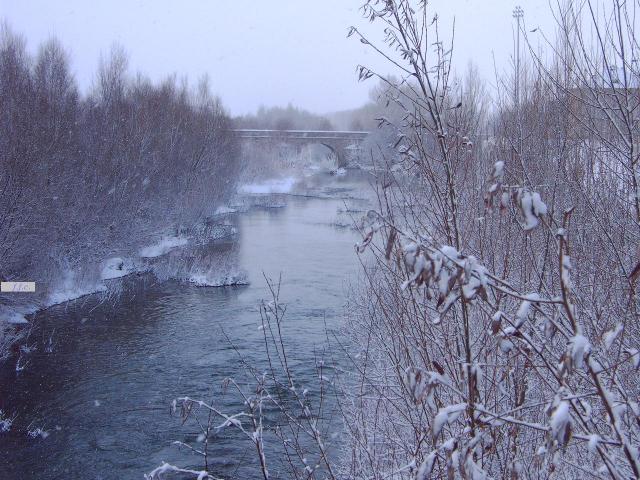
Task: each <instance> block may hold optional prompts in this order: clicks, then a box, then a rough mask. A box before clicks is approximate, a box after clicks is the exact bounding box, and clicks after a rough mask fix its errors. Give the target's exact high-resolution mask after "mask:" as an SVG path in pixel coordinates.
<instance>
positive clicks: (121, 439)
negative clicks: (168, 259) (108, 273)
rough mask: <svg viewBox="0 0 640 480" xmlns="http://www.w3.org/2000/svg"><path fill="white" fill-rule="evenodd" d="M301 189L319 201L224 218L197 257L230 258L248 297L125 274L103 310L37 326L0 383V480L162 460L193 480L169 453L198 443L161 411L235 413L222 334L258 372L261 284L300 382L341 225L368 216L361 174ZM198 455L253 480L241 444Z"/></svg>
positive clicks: (338, 256) (340, 258) (340, 248)
mask: <svg viewBox="0 0 640 480" xmlns="http://www.w3.org/2000/svg"><path fill="white" fill-rule="evenodd" d="M311 183H312V184H311V185H309V186H308V187H309V188H307V187H302V188H301V187H298V188H296V189H294V191H295V192H298V193H301V192H305V193H307V192H309V191H310V190H311V191H313V192H315V193H320V194H321V195H320V196H321V197H322V198H319V197H318V196H314V195H311V196H302V195H279V196H276V197H275V202H276V203H277V204H278V207H279V208H264V207H260V206H253V207H251V208H249V209H248V210H247V211H245V212H243V213H237V214H231V215H230V216H229V217H227V218H226V219H225V221H226V222H232V223H233V224H234V226H235V227H236V229H237V235H236V237H235V238H234V239H232V240H226V241H225V242H226V243H221V244H220V243H219V244H213V245H209V246H207V248H211V249H214V250H215V249H217V250H218V252H220V251H222V252H228V254H229V255H235V256H236V257H237V263H238V266H239V267H240V268H242V269H244V270H245V271H246V274H247V277H248V281H249V284H248V285H239V286H232V287H218V288H210V287H199V286H195V285H193V284H190V283H184V282H176V281H164V282H160V281H158V280H156V279H155V278H154V277H152V276H150V275H139V276H136V275H134V276H129V277H125V278H124V279H120V280H117V281H116V282H117V284H114V285H112V286H111V293H110V294H108V296H107V297H105V294H100V295H91V296H87V297H83V298H81V299H78V300H75V301H72V302H68V303H66V304H63V305H58V306H55V307H52V308H50V309H48V310H47V311H44V312H41V313H40V314H38V315H37V317H36V319H35V321H34V324H35V328H34V330H33V332H32V334H31V336H30V338H29V341H28V342H27V346H28V347H29V348H30V349H31V350H32V351H31V353H29V354H27V355H24V359H25V360H24V361H25V362H26V368H24V369H23V370H22V371H20V372H16V370H15V368H14V365H10V366H5V367H4V368H3V369H1V370H0V381H1V382H2V383H1V384H0V385H1V387H0V388H1V391H0V409H2V410H3V411H4V412H5V415H7V414H9V415H12V416H15V419H14V421H13V425H12V427H11V429H10V430H9V431H8V432H5V433H0V479H3V480H4V479H32V478H33V479H35V478H38V479H48V480H53V479H75V478H78V479H129V478H131V479H140V478H143V475H144V473H148V472H149V471H150V470H152V469H153V468H154V467H156V466H158V465H159V464H160V463H161V462H162V461H167V462H169V463H173V464H177V465H180V466H183V467H190V468H200V467H201V465H202V463H201V461H200V460H199V459H198V458H196V457H195V456H194V455H193V454H192V453H190V452H188V451H187V450H185V449H179V448H177V447H176V446H173V445H171V442H172V441H174V440H180V441H185V442H188V443H192V444H193V443H194V442H195V441H196V440H195V437H196V436H197V433H198V432H197V428H195V427H194V425H192V424H185V425H184V426H181V425H180V421H179V419H177V418H176V417H172V416H170V415H169V405H170V402H171V401H172V399H174V398H175V397H177V396H180V395H189V396H192V397H201V396H204V398H206V399H208V400H210V399H212V398H213V399H214V402H215V403H216V405H217V406H219V407H221V409H223V410H226V411H229V413H237V412H238V411H239V410H240V409H241V408H242V407H241V403H239V399H238V398H237V395H233V394H232V393H231V392H227V393H226V394H225V393H222V390H221V384H222V381H223V379H224V378H226V377H230V376H231V377H234V376H237V375H241V370H242V369H241V366H240V362H239V360H238V356H237V354H236V353H235V351H234V350H233V348H232V346H231V344H230V342H229V340H227V338H226V337H225V334H226V335H227V336H228V337H229V339H230V340H231V342H233V344H234V345H235V346H236V347H237V349H238V350H239V352H240V353H241V354H242V355H244V356H245V357H246V358H248V359H249V360H250V361H253V362H255V363H256V364H260V362H261V361H262V358H263V357H262V353H261V352H262V351H263V337H262V333H261V331H260V330H259V328H258V326H259V324H260V316H259V311H258V305H259V303H260V301H261V300H262V299H269V291H268V289H267V285H266V282H265V280H264V278H263V275H266V276H268V277H270V278H273V279H277V278H278V277H279V275H282V282H281V301H283V302H284V303H286V305H287V313H286V320H285V335H286V339H287V342H288V345H287V347H288V349H290V351H291V352H293V356H294V357H295V358H296V360H297V362H296V365H297V368H299V369H301V371H302V372H303V373H302V376H301V378H299V379H298V380H299V381H300V382H301V383H304V382H305V381H307V380H308V381H309V382H311V381H312V379H313V377H314V375H315V372H314V368H313V366H314V355H316V354H317V351H318V349H319V348H321V347H322V346H323V345H324V344H325V342H326V337H325V325H326V326H327V327H328V328H329V329H332V328H334V327H336V326H337V325H338V322H339V321H340V318H341V315H342V313H343V309H344V305H345V302H346V300H347V293H346V292H347V291H348V287H349V283H350V282H351V281H352V280H354V279H355V278H356V276H357V274H358V270H359V267H358V259H357V257H356V255H355V253H354V248H353V245H354V242H355V241H357V233H356V232H355V231H354V230H353V229H352V228H349V224H350V222H351V220H352V217H356V218H357V217H358V216H361V213H357V212H358V211H359V210H363V209H365V208H366V205H367V202H366V201H360V200H358V197H360V196H361V192H362V191H363V189H366V185H365V184H366V180H365V179H363V175H362V174H360V175H359V176H358V175H357V174H356V173H352V172H350V173H348V174H347V175H346V176H344V177H333V176H329V175H316V177H314V178H313V179H312V180H311ZM254 191H262V190H259V189H258V190H256V189H255V188H254ZM245 193H246V192H245ZM249 193H250V192H249ZM249 196H250V195H249ZM269 198H270V201H272V202H273V200H274V197H269ZM253 203H255V202H253ZM353 212H356V213H353ZM114 291H116V292H117V294H114V293H113V292H114ZM305 372H306V373H305ZM305 375H307V376H308V378H305ZM234 408H235V409H236V410H235V411H234V410H233V409H234ZM29 432H31V434H29ZM211 442H212V444H211V450H210V452H211V461H210V464H212V465H213V468H212V470H213V472H214V473H215V474H217V475H220V476H223V477H225V478H253V477H254V476H255V474H256V471H255V455H254V451H253V447H252V446H251V445H250V444H249V443H247V442H246V441H245V440H241V439H240V438H239V437H238V436H237V435H233V434H227V433H224V432H223V433H221V434H220V435H217V436H214V438H212V440H211Z"/></svg>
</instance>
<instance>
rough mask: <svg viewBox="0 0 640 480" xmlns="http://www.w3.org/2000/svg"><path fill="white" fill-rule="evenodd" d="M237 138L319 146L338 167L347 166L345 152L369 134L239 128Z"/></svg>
mask: <svg viewBox="0 0 640 480" xmlns="http://www.w3.org/2000/svg"><path fill="white" fill-rule="evenodd" d="M233 133H234V135H235V136H236V137H237V138H242V139H245V140H253V141H270V142H277V143H288V144H295V145H299V146H304V145H311V144H320V145H324V146H325V147H327V148H328V149H329V150H330V151H331V152H332V153H333V154H334V155H335V157H336V160H337V162H338V167H346V166H347V151H348V150H349V149H350V148H357V147H358V146H359V145H360V144H361V143H362V142H363V141H364V139H365V138H367V135H369V132H356V131H353V132H352V131H334V130H253V129H248V128H239V129H235V130H233Z"/></svg>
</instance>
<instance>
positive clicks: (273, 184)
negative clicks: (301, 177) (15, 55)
mask: <svg viewBox="0 0 640 480" xmlns="http://www.w3.org/2000/svg"><path fill="white" fill-rule="evenodd" d="M296 182H297V180H296V179H295V178H294V177H286V178H279V179H276V178H274V179H270V180H266V181H264V182H260V183H247V184H244V185H242V186H241V187H240V188H239V189H238V192H239V193H243V194H245V195H269V194H273V193H289V192H291V190H292V189H293V186H294V185H295V184H296Z"/></svg>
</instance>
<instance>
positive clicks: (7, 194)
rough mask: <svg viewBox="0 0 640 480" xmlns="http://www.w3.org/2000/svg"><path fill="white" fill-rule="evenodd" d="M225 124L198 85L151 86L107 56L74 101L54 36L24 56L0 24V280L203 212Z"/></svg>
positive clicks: (126, 242)
mask: <svg viewBox="0 0 640 480" xmlns="http://www.w3.org/2000/svg"><path fill="white" fill-rule="evenodd" d="M229 128H230V119H229V117H228V115H227V114H226V113H225V111H224V109H223V108H222V105H221V103H220V101H219V99H218V98H216V97H214V96H212V95H211V93H210V92H209V88H208V84H207V81H206V80H203V81H201V82H200V83H199V84H198V86H197V87H196V88H191V87H189V85H188V84H187V82H186V81H182V82H178V81H177V80H176V78H175V77H169V78H167V79H166V80H164V81H162V82H161V83H159V84H153V83H151V82H150V81H149V80H148V79H147V78H145V77H143V76H141V75H138V76H135V77H133V76H130V75H128V74H127V57H126V55H125V53H124V52H123V51H122V50H121V49H119V48H113V49H112V51H111V52H110V53H109V54H108V55H106V56H105V57H103V58H101V61H100V66H99V69H98V71H97V73H96V75H95V81H94V84H93V87H92V88H91V90H90V92H89V93H87V94H86V95H81V94H80V92H79V90H78V86H77V84H76V81H75V79H74V77H73V75H72V73H71V71H70V67H69V57H68V54H67V53H66V51H65V50H64V49H63V47H62V46H61V45H60V43H59V42H58V41H57V40H55V39H51V40H49V41H47V42H46V43H44V44H42V45H41V46H40V47H39V49H38V52H37V54H36V55H35V57H32V56H31V55H29V54H28V52H27V50H26V42H25V40H24V38H23V37H22V36H20V35H16V34H15V33H13V32H12V31H11V30H10V28H9V27H8V26H7V25H6V24H5V25H2V26H0V205H2V208H0V278H2V279H14V280H36V281H39V280H41V278H43V276H48V278H49V280H53V279H55V277H56V276H57V275H58V274H60V272H63V271H78V270H81V269H82V268H84V267H83V265H85V263H86V262H89V261H96V260H100V259H103V258H105V257H108V256H110V255H115V254H117V253H119V252H121V251H126V250H130V249H132V248H138V247H137V245H142V244H144V243H145V242H148V241H149V238H151V237H157V236H158V235H159V234H160V233H163V231H164V230H166V229H167V228H173V229H181V228H183V227H186V228H188V227H189V226H190V225H193V223H194V222H196V221H197V220H198V219H200V218H202V216H203V215H206V214H208V213H209V212H213V211H214V210H215V207H216V206H217V205H219V204H220V203H221V202H222V201H223V200H224V199H225V197H226V196H227V194H228V193H229V192H230V191H231V190H232V188H233V186H234V178H235V176H236V175H237V171H238V167H239V147H238V145H237V144H236V142H235V141H234V140H233V137H232V136H230V135H229V133H228V129H229ZM1 303H2V298H0V306H1Z"/></svg>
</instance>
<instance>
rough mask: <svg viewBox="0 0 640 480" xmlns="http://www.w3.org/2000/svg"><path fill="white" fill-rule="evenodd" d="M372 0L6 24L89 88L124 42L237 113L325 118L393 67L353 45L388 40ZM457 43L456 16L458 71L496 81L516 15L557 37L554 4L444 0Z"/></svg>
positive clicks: (2, 1)
mask: <svg viewBox="0 0 640 480" xmlns="http://www.w3.org/2000/svg"><path fill="white" fill-rule="evenodd" d="M362 3H363V0H270V1H265V0H232V1H229V0H180V1H178V0H64V1H51V0H0V18H3V19H5V20H7V21H8V23H9V25H10V26H11V27H12V28H13V30H15V31H17V32H19V33H22V34H24V35H25V36H26V37H27V40H28V43H29V47H30V49H31V50H32V51H35V48H36V46H37V44H38V43H39V42H41V41H42V40H44V39H46V38H48V37H49V36H51V35H55V36H57V37H58V38H60V40H61V41H62V43H63V44H64V45H65V47H66V48H67V49H68V50H69V51H70V52H71V57H72V66H73V70H74V72H75V75H76V78H77V80H78V83H79V84H80V86H81V88H83V89H86V88H88V87H89V86H90V85H91V82H92V80H93V77H94V72H95V71H96V68H97V65H98V58H99V55H100V52H106V51H108V50H109V48H110V46H111V44H113V43H114V42H117V43H120V44H121V45H123V46H124V47H125V48H126V50H127V51H128V53H129V56H130V66H131V70H132V71H133V72H136V71H140V72H143V73H146V74H147V75H149V76H150V77H151V78H153V79H160V78H162V77H164V76H166V75H167V74H170V73H173V72H175V73H177V74H178V75H187V76H188V77H189V79H191V80H192V81H194V82H195V81H196V80H197V78H198V77H200V76H201V75H202V74H204V73H208V74H209V75H210V78H211V86H212V89H213V90H214V91H215V93H217V94H218V95H220V96H221V97H222V99H223V102H224V104H225V105H226V106H227V108H228V109H229V110H230V111H231V112H232V113H233V114H242V113H247V112H251V111H254V110H256V109H257V108H258V107H259V106H260V105H265V106H272V105H286V104H288V103H292V104H294V105H296V106H299V107H302V108H306V109H309V110H312V111H315V112H320V113H322V112H329V111H335V110H342V109H348V108H354V107H357V106H360V105H362V104H363V103H365V102H366V101H367V99H368V90H369V89H370V88H371V86H372V84H370V83H368V82H367V83H364V84H359V83H358V82H357V75H356V72H355V67H356V65H357V64H358V63H363V64H367V65H370V66H372V67H374V68H376V69H377V70H378V71H381V72H384V73H390V72H392V70H391V69H390V68H389V67H387V66H386V65H385V63H384V62H383V61H381V60H380V59H379V58H378V57H377V55H376V54H375V53H374V52H372V51H371V50H370V49H368V48H367V47H366V46H365V45H363V44H361V43H360V42H358V41H357V40H355V39H354V38H353V37H352V38H350V39H347V38H346V33H347V29H348V27H349V26H350V25H357V26H363V27H364V28H365V29H366V30H367V31H369V32H372V34H373V36H374V37H375V36H376V35H377V36H378V38H380V37H381V34H380V29H381V27H380V25H377V24H376V23H374V24H371V25H369V23H368V22H367V21H365V20H363V19H362V17H361V12H360V10H359V7H360V6H361V4H362ZM430 4H431V5H432V7H431V8H433V9H434V11H438V13H439V16H440V18H441V20H442V21H443V22H444V24H443V30H444V31H446V34H447V36H448V34H449V29H448V28H446V27H447V25H450V22H451V20H452V19H453V18H454V17H455V19H456V54H455V65H456V67H457V69H458V70H464V69H465V68H466V65H467V63H468V62H469V60H472V61H473V62H474V63H476V64H477V65H478V66H479V68H480V71H481V74H482V75H483V76H484V77H485V78H487V79H489V80H491V79H492V78H493V71H494V69H493V58H494V56H495V59H496V63H497V64H498V66H499V68H500V69H504V68H506V65H507V64H508V62H509V61H510V56H511V55H512V52H513V42H512V39H513V19H512V15H511V14H512V10H513V8H514V6H515V5H517V4H520V5H521V6H522V7H523V8H524V10H525V19H526V22H527V26H528V27H529V28H534V27H538V26H539V27H542V29H543V30H544V31H546V32H548V33H550V34H551V33H552V31H553V27H552V25H553V23H552V17H551V15H550V9H549V6H548V0H520V1H518V0H434V1H432V2H430Z"/></svg>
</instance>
